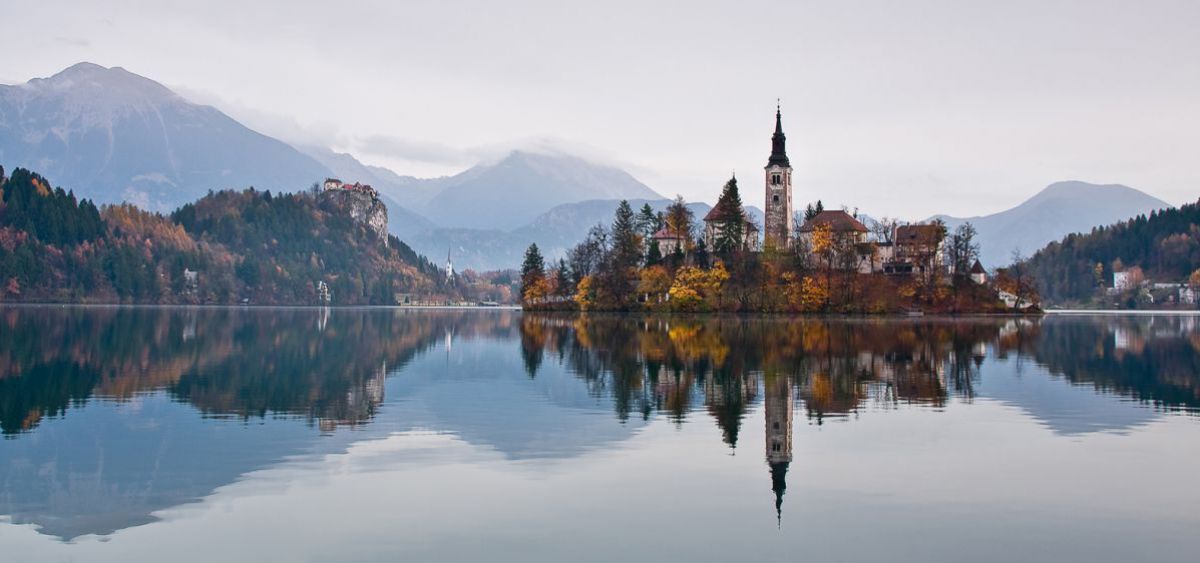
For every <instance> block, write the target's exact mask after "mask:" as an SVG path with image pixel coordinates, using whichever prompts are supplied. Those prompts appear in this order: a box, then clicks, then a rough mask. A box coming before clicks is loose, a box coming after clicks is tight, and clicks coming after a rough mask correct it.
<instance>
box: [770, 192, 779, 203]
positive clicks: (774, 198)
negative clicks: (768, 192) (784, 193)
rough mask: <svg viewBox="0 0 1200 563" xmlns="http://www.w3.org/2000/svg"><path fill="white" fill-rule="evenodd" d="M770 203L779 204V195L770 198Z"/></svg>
mask: <svg viewBox="0 0 1200 563" xmlns="http://www.w3.org/2000/svg"><path fill="white" fill-rule="evenodd" d="M771 203H779V194H775V195H773V196H771Z"/></svg>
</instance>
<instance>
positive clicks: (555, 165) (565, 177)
mask: <svg viewBox="0 0 1200 563" xmlns="http://www.w3.org/2000/svg"><path fill="white" fill-rule="evenodd" d="M431 182H435V183H437V184H438V185H439V186H440V189H439V190H438V193H437V195H435V196H433V198H431V199H430V200H429V201H428V202H427V203H426V204H425V205H423V206H421V208H420V209H421V210H422V211H423V212H424V213H425V215H426V216H427V217H429V218H430V219H431V220H433V221H434V222H435V223H438V224H440V225H443V226H446V227H470V228H482V229H515V228H518V227H520V226H522V225H524V224H526V223H528V222H530V221H532V220H533V219H534V218H536V217H537V216H538V215H540V214H541V213H543V212H545V211H546V210H547V209H550V208H552V207H554V206H556V205H560V204H564V203H573V202H578V201H583V200H590V199H614V200H621V199H662V196H661V195H659V194H658V193H657V192H655V191H654V190H652V189H650V188H649V187H648V186H646V185H645V184H643V183H641V182H639V181H638V180H637V179H636V178H634V177H633V176H631V175H630V174H629V173H628V172H625V171H624V170H621V169H619V168H615V167H612V166H605V165H601V164H594V163H591V162H588V161H586V160H583V159H582V158H579V157H576V156H571V155H546V154H539V153H533V152H525V151H513V152H511V153H509V154H508V156H506V157H505V158H504V159H502V160H500V161H499V162H497V163H495V164H480V165H478V166H475V167H472V168H471V169H469V170H467V171H465V172H463V173H461V174H457V175H455V176H451V177H449V178H439V179H437V180H432V181H431Z"/></svg>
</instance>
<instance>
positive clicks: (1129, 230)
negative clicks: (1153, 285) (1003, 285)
mask: <svg viewBox="0 0 1200 563" xmlns="http://www.w3.org/2000/svg"><path fill="white" fill-rule="evenodd" d="M1027 267H1028V269H1029V272H1030V273H1031V274H1032V275H1033V277H1034V280H1035V282H1036V283H1037V286H1038V290H1039V292H1040V293H1041V295H1042V298H1043V299H1045V300H1046V301H1047V302H1049V303H1055V304H1088V303H1093V302H1096V301H1097V300H1099V299H1101V298H1102V297H1103V296H1105V295H1106V290H1107V289H1108V288H1111V287H1112V286H1113V272H1114V271H1126V270H1133V269H1134V268H1137V271H1138V272H1139V276H1138V277H1141V278H1143V279H1145V280H1149V281H1153V282H1158V283H1185V282H1188V281H1189V278H1190V276H1191V274H1192V273H1193V272H1194V271H1196V269H1197V268H1200V203H1197V204H1189V205H1184V206H1181V207H1178V208H1170V209H1163V210H1161V211H1155V212H1152V213H1150V215H1149V216H1147V215H1139V216H1137V217H1135V218H1133V219H1131V220H1129V221H1124V222H1121V223H1117V224H1115V225H1111V226H1107V227H1097V228H1095V229H1092V232H1090V233H1087V234H1072V235H1069V236H1067V237H1066V238H1064V239H1063V240H1061V241H1059V242H1054V243H1050V244H1049V245H1047V246H1046V247H1045V248H1043V249H1042V250H1040V251H1038V252H1037V254H1035V255H1033V257H1031V258H1030V259H1029V260H1028V261H1027Z"/></svg>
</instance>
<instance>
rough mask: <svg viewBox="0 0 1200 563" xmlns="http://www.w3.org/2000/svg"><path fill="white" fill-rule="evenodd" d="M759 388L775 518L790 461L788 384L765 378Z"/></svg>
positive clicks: (779, 514) (780, 378)
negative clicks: (763, 412) (764, 419)
mask: <svg viewBox="0 0 1200 563" xmlns="http://www.w3.org/2000/svg"><path fill="white" fill-rule="evenodd" d="M763 387H764V389H763V391H764V395H765V397H766V398H765V400H764V401H763V406H764V410H765V411H766V416H765V418H766V429H767V464H768V465H770V466H771V490H773V491H775V517H776V518H782V516H783V492H784V491H785V490H786V489H787V482H786V480H785V478H786V477H787V470H788V464H790V463H791V462H792V402H793V401H792V383H791V381H789V380H788V378H787V377H784V376H781V375H776V376H765V377H764V378H763Z"/></svg>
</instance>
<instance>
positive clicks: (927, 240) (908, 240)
mask: <svg viewBox="0 0 1200 563" xmlns="http://www.w3.org/2000/svg"><path fill="white" fill-rule="evenodd" d="M944 236H945V232H944V231H942V227H941V225H904V226H902V227H897V228H896V244H931V245H932V244H937V243H939V242H941V240H942V237H944Z"/></svg>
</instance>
